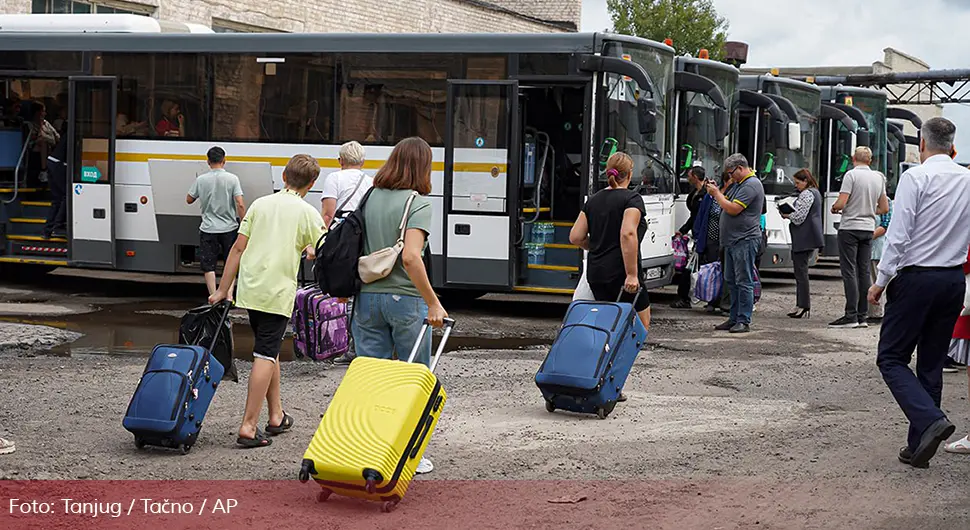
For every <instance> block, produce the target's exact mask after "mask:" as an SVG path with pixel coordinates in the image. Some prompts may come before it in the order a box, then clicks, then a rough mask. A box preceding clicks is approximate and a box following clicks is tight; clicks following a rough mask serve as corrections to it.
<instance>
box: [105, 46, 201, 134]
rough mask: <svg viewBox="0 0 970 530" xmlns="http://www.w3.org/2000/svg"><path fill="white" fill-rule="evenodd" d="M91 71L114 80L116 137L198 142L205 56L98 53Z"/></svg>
mask: <svg viewBox="0 0 970 530" xmlns="http://www.w3.org/2000/svg"><path fill="white" fill-rule="evenodd" d="M95 74H96V75H111V76H116V77H117V78H118V116H117V117H116V118H117V121H118V122H119V124H118V130H117V131H116V132H117V133H118V134H119V136H122V137H130V138H159V139H166V140H175V139H184V140H202V139H205V138H206V135H207V130H208V122H209V119H208V118H209V116H208V114H209V113H208V110H207V109H208V97H207V94H208V90H207V87H206V84H207V82H206V81H207V77H206V68H205V57H203V56H200V55H190V54H175V53H166V54H153V55H144V54H134V53H131V54H104V55H103V56H102V57H101V58H100V60H99V61H96V67H95Z"/></svg>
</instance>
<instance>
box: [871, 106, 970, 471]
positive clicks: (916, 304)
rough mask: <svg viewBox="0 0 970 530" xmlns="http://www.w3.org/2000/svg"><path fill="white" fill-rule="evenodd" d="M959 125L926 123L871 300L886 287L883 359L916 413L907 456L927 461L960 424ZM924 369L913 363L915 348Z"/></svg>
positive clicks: (963, 245)
mask: <svg viewBox="0 0 970 530" xmlns="http://www.w3.org/2000/svg"><path fill="white" fill-rule="evenodd" d="M954 136H956V126H955V125H954V124H953V123H952V122H950V121H949V120H947V119H945V118H932V119H930V120H927V122H926V123H924V124H923V130H922V138H921V140H920V160H922V162H923V163H922V165H920V166H917V167H914V168H912V169H910V170H909V171H907V172H906V173H904V174H903V176H902V177H901V178H900V179H899V187H898V188H897V189H896V198H895V201H894V208H893V218H892V220H891V221H890V223H889V230H888V231H887V232H886V236H885V237H886V244H885V245H886V246H885V248H884V249H883V254H882V259H881V260H880V261H879V274H878V276H877V278H876V284H875V285H873V286H872V287H871V288H870V289H869V301H870V302H873V303H877V302H878V301H879V299H880V298H881V297H882V294H883V292H884V291H886V296H887V304H886V309H885V316H884V317H883V323H882V329H881V330H880V334H879V352H878V354H877V357H876V364H877V365H878V366H879V371H880V372H882V377H883V379H884V380H885V381H886V385H887V386H888V387H889V390H890V391H891V392H892V394H893V397H894V398H896V402H897V403H899V407H900V408H901V409H902V410H903V412H904V413H905V414H906V418H907V419H909V422H910V427H909V436H908V443H907V445H906V446H905V447H903V448H902V449H900V451H899V461H900V462H903V463H905V464H909V465H911V466H913V467H927V466H928V465H929V461H930V459H931V458H933V456H934V455H935V454H936V450H937V449H938V448H939V446H940V443H942V442H943V441H945V440H946V439H947V438H949V437H950V435H952V434H953V432H954V430H955V427H954V426H953V424H952V423H950V421H949V420H948V419H947V417H946V415H945V414H944V413H943V411H942V410H940V398H941V396H942V394H943V365H944V362H945V360H946V358H947V350H948V348H949V345H950V336H951V334H952V332H953V326H954V324H955V323H956V321H957V317H958V316H959V315H960V311H961V309H962V306H963V297H964V292H965V289H966V284H965V281H964V277H963V270H962V267H963V264H964V263H965V262H966V260H967V246H968V245H970V224H968V223H967V219H970V200H968V199H967V198H968V197H970V170H967V169H966V168H964V167H963V166H960V165H957V164H956V163H955V162H954V161H953V159H952V157H951V155H952V154H953V153H954V151H953V138H954ZM917 346H918V347H919V355H917V356H916V371H917V373H918V374H919V377H917V376H916V374H914V373H913V371H912V370H911V369H910V368H909V363H910V361H911V360H912V357H913V350H914V349H916V348H917Z"/></svg>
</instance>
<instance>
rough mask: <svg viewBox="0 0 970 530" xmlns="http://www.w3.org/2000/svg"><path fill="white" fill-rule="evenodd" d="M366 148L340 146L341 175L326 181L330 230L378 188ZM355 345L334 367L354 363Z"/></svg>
mask: <svg viewBox="0 0 970 530" xmlns="http://www.w3.org/2000/svg"><path fill="white" fill-rule="evenodd" d="M364 154H365V153H364V146H362V145H360V144H359V143H358V142H354V141H350V142H347V143H345V144H343V145H341V146H340V154H339V155H338V157H337V162H338V163H339V164H340V171H335V172H333V173H330V174H329V175H327V176H326V178H324V180H323V199H322V201H321V202H322V204H321V208H322V211H323V223H324V225H325V226H327V227H330V226H332V225H333V222H334V220H335V219H336V220H337V222H339V221H340V220H342V219H343V218H344V216H346V215H348V214H350V212H353V211H354V210H356V209H357V206H358V205H359V204H360V201H361V199H363V198H364V195H366V194H367V190H369V189H370V188H371V186H373V185H374V179H373V178H371V177H370V175H368V174H366V173H364V171H363V167H364ZM353 311H354V299H353V298H348V299H347V314H348V315H351V314H353ZM354 357H355V354H354V341H353V337H351V338H350V345H349V347H348V349H347V353H345V354H343V355H341V356H340V357H337V358H336V359H334V360H333V363H334V364H338V365H349V364H350V363H351V361H353V360H354Z"/></svg>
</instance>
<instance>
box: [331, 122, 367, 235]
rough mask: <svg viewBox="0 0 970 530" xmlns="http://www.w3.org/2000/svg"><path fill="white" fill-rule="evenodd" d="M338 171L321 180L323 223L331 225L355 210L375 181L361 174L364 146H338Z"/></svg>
mask: <svg viewBox="0 0 970 530" xmlns="http://www.w3.org/2000/svg"><path fill="white" fill-rule="evenodd" d="M337 162H338V163H339V164H340V171H334V172H333V173H330V174H329V175H327V176H326V177H325V178H324V179H323V199H322V205H321V206H322V210H323V222H324V223H325V224H326V226H328V227H329V226H330V225H331V224H332V223H333V220H334V219H341V218H343V217H344V216H345V215H347V214H349V213H350V212H353V211H354V210H356V209H357V205H358V204H360V200H361V199H362V198H363V197H364V195H366V194H367V190H369V189H370V188H371V186H373V185H374V179H372V178H371V177H370V176H369V175H367V174H366V173H364V171H363V168H364V146H362V145H360V144H359V143H357V142H353V141H351V142H347V143H345V144H343V145H341V146H340V154H339V155H338V157H337Z"/></svg>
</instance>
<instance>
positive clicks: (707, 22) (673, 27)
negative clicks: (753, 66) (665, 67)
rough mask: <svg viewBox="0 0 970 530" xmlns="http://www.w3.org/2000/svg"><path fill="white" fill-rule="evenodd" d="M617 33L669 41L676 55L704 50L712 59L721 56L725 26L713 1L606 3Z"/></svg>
mask: <svg viewBox="0 0 970 530" xmlns="http://www.w3.org/2000/svg"><path fill="white" fill-rule="evenodd" d="M606 5H607V7H608V8H609V11H610V16H611V17H612V18H613V28H614V31H616V32H617V33H623V34H626V35H636V36H637V37H643V38H645V39H650V40H654V41H657V42H663V40H664V39H666V38H670V39H673V41H674V48H675V49H676V50H677V53H678V54H683V53H689V54H691V55H693V56H694V57H697V52H698V51H699V50H700V49H701V48H704V49H707V50H708V51H709V52H710V53H711V59H714V60H717V61H719V60H721V59H723V57H724V41H725V40H727V29H728V23H727V20H725V19H724V17H722V16H720V15H718V14H717V11H716V10H715V9H714V2H713V0H607V1H606Z"/></svg>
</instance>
